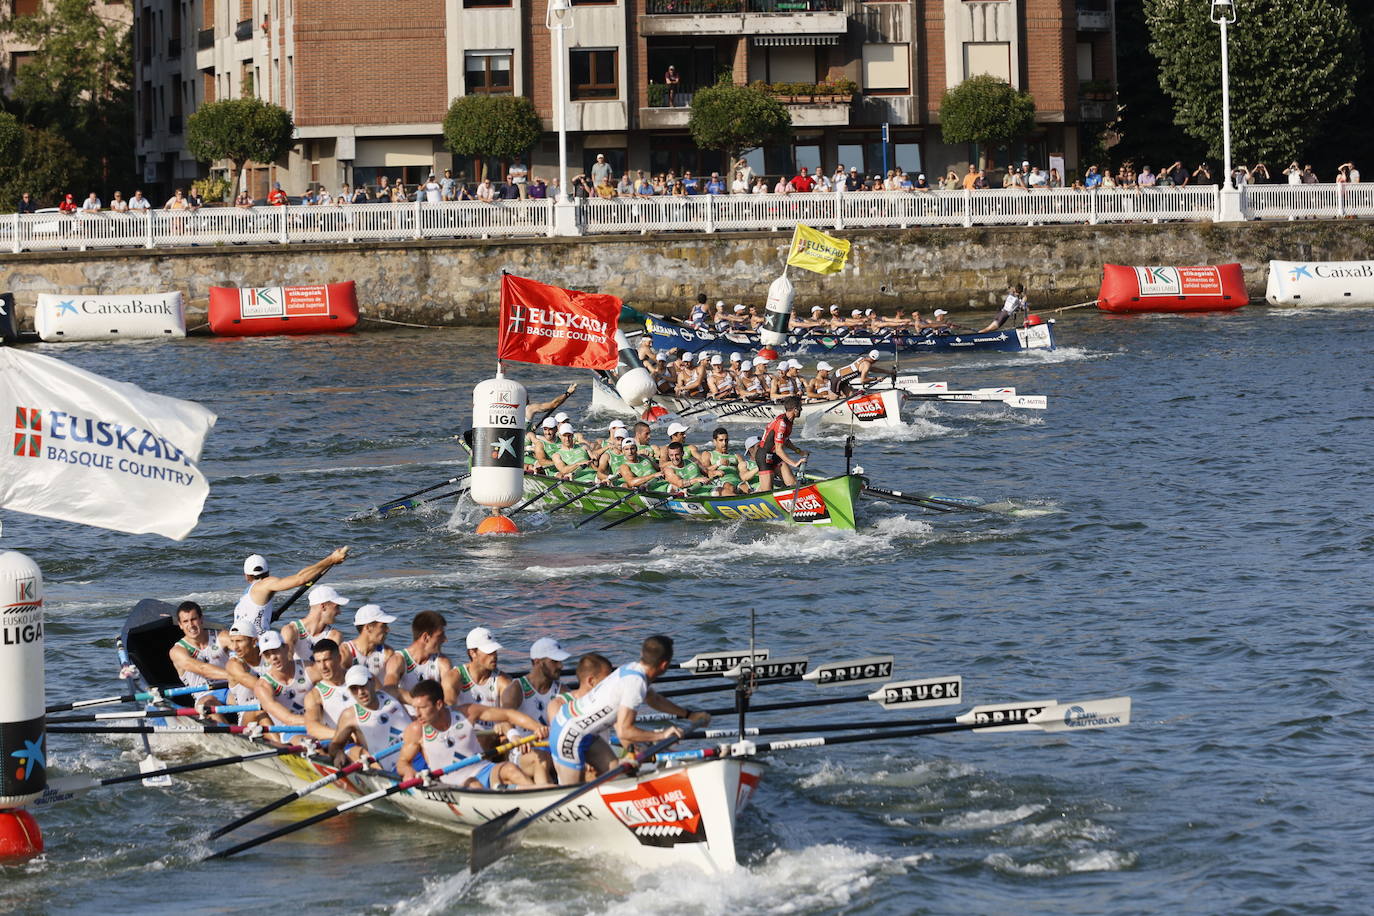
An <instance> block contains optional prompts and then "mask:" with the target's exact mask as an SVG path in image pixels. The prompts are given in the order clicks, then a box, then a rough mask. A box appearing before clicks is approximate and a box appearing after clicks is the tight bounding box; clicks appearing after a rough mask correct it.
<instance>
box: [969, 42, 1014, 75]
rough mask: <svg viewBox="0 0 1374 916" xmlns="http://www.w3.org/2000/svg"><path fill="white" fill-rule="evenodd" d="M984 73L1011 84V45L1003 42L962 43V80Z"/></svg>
mask: <svg viewBox="0 0 1374 916" xmlns="http://www.w3.org/2000/svg"><path fill="white" fill-rule="evenodd" d="M984 73H986V74H988V75H989V76H995V77H997V78H998V79H999V80H1005V81H1007V82H1008V83H1010V82H1011V45H1009V44H1008V43H1006V42H1005V41H967V42H964V78H965V79H967V78H969V77H974V76H980V75H982V74H984Z"/></svg>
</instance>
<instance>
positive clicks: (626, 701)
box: [549, 636, 711, 785]
mask: <svg viewBox="0 0 1374 916" xmlns="http://www.w3.org/2000/svg"><path fill="white" fill-rule="evenodd" d="M672 664H673V641H672V640H671V639H669V638H668V637H667V636H650V637H649V638H648V639H646V640H644V644H643V645H642V646H641V647H640V653H639V661H637V662H634V663H633V664H629V665H622V666H621V667H619V668H617V669H615V670H614V671H612V672H611V673H610V675H608V676H607V677H606V679H605V680H603V681H601V682H600V683H599V684H597V685H596V686H595V687H593V688H592V689H591V690H590V691H588V693H587V694H586V696H583V697H580V698H578V699H575V700H572V701H571V702H565V703H564V704H563V705H562V706H561V707H560V708H559V710H558V714H557V715H556V716H555V717H554V719H553V722H552V724H551V725H550V727H549V750H550V751H551V752H552V754H553V761H554V764H555V768H556V770H557V772H558V781H559V783H560V784H562V785H575V784H577V783H579V782H581V781H582V777H583V770H584V767H585V765H587V764H590V765H591V766H592V768H593V769H595V770H596V772H597V773H598V774H601V773H605V772H607V771H608V770H610V768H611V767H613V766H615V764H616V757H615V752H614V751H612V750H611V746H610V744H609V743H608V742H607V741H606V739H605V738H604V737H603V735H604V734H605V733H606V732H608V731H610V730H611V729H614V730H615V734H616V737H618V738H619V739H620V743H621V746H623V747H628V746H629V745H631V744H644V743H652V742H658V741H662V740H664V739H666V738H671V737H681V736H682V735H683V734H684V732H683V730H682V729H680V728H678V727H677V726H675V725H670V726H668V727H667V728H664V729H660V730H658V731H648V730H646V729H643V728H640V727H639V726H637V725H635V716H636V714H637V713H638V711H639V707H640V706H642V705H646V704H647V705H648V706H649V707H650V708H652V709H656V710H658V711H659V712H666V713H668V714H669V715H671V716H676V717H677V718H679V719H686V720H688V721H689V722H691V723H692V725H694V726H697V727H701V726H704V725H706V724H708V723H709V722H710V721H711V716H710V715H709V714H708V713H706V712H701V711H696V712H694V711H692V710H690V709H687V708H685V707H682V706H679V705H678V704H676V703H674V702H673V701H672V700H670V699H668V698H667V697H664V696H662V695H660V694H658V693H656V692H655V691H653V690H651V689H649V685H650V684H652V683H653V681H654V680H655V679H656V678H658V677H660V676H661V675H662V674H663V672H665V671H667V670H668V668H669V667H671V666H672Z"/></svg>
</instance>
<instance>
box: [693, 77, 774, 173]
mask: <svg viewBox="0 0 1374 916" xmlns="http://www.w3.org/2000/svg"><path fill="white" fill-rule="evenodd" d="M687 129H688V130H689V131H691V133H692V142H694V143H695V144H696V145H697V146H698V147H700V148H701V149H707V150H720V151H721V152H722V153H724V154H725V155H726V157H727V161H729V160H730V159H734V158H735V157H737V156H739V155H740V154H741V153H745V152H748V151H749V150H751V149H758V148H759V147H761V146H767V145H772V144H775V143H786V142H787V141H788V140H790V139H791V138H792V115H790V114H789V113H788V111H787V108H786V107H785V106H784V105H783V104H782V103H781V102H779V101H778V100H777V99H776V98H774V97H773V96H772V95H769V94H768V93H767V92H764V91H763V90H761V89H758V88H756V87H754V86H736V85H735V84H734V83H730V82H725V81H722V82H719V83H716V84H715V85H714V86H708V87H707V88H705V89H699V90H697V91H696V92H695V93H694V94H693V95H692V114H691V116H690V117H689V119H688V121H687Z"/></svg>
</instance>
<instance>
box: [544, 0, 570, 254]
mask: <svg viewBox="0 0 1374 916" xmlns="http://www.w3.org/2000/svg"><path fill="white" fill-rule="evenodd" d="M544 25H545V27H547V28H548V30H549V31H550V32H552V33H553V59H554V73H555V75H556V76H555V81H554V90H553V103H554V111H555V112H556V114H555V117H554V122H555V123H556V124H557V126H558V197H557V199H556V200H555V201H554V211H553V212H554V216H553V219H554V233H555V234H557V235H576V234H577V213H576V207H575V206H574V205H573V202H572V199H571V197H570V196H569V194H568V52H567V47H566V44H567V39H566V36H565V33H566V32H567V31H568V29H570V28H572V27H573V10H572V3H571V2H570V0H549V7H548V13H547V14H546V15H545V17H544Z"/></svg>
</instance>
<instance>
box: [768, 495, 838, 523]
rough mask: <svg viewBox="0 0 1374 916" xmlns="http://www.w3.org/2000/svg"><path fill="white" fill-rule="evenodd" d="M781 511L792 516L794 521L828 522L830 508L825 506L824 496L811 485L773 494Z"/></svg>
mask: <svg viewBox="0 0 1374 916" xmlns="http://www.w3.org/2000/svg"><path fill="white" fill-rule="evenodd" d="M773 498H774V499H776V500H777V501H778V505H779V506H782V511H784V512H786V513H788V514H789V515H791V516H792V521H794V522H811V523H816V522H828V521H830V510H829V509H827V508H826V505H825V497H824V496H822V495H821V491H820V490H817V489H816V488H815V487H813V486H808V487H802V488H801V489H800V490H793V491H792V492H791V493H777V494H774V497H773Z"/></svg>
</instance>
